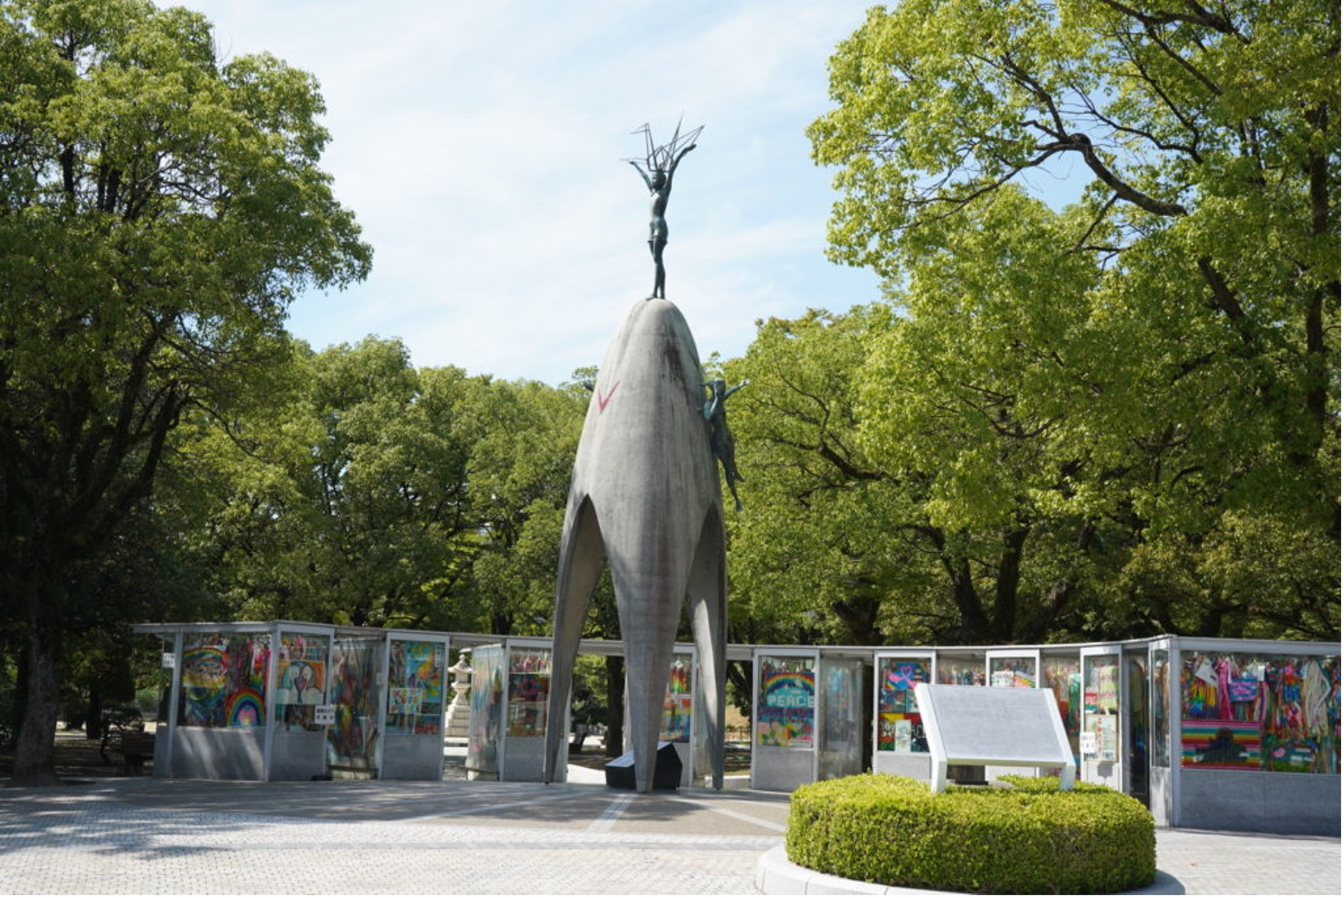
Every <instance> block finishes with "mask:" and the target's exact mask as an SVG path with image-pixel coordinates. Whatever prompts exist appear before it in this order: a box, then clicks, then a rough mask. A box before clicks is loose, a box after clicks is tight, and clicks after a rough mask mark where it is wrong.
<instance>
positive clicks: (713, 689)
mask: <svg viewBox="0 0 1344 898" xmlns="http://www.w3.org/2000/svg"><path fill="white" fill-rule="evenodd" d="M727 596H728V584H727V571H726V566H725V564H724V536H723V522H722V519H721V518H720V516H719V508H718V506H711V507H710V509H709V512H708V514H706V515H705V526H704V529H703V530H702V531H701V533H700V542H699V544H698V545H697V546H696V551H695V563H694V564H693V565H692V566H691V579H690V582H689V584H688V585H687V589H686V603H687V611H688V612H689V615H690V620H691V633H692V636H693V637H694V639H695V649H696V655H697V656H698V658H699V672H698V675H697V677H696V680H697V682H698V683H699V688H700V693H701V695H702V696H703V703H704V704H703V707H704V718H703V719H704V721H705V725H706V727H707V728H708V732H707V733H706V734H705V737H706V739H707V741H708V745H709V762H710V767H711V773H712V776H713V783H714V788H715V789H722V788H723V722H724V704H725V699H726V696H725V689H724V686H725V683H726V678H727V674H728V601H727Z"/></svg>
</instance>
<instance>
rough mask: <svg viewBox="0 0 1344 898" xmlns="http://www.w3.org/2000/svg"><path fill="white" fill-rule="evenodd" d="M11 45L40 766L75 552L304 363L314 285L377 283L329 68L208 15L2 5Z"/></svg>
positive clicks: (11, 304)
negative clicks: (324, 95)
mask: <svg viewBox="0 0 1344 898" xmlns="http://www.w3.org/2000/svg"><path fill="white" fill-rule="evenodd" d="M0 48H3V52H0V246H3V247H4V248H5V251H4V253H3V254H0V554H3V556H4V557H5V559H6V565H5V568H4V571H3V575H4V583H3V585H2V586H0V590H3V594H4V595H5V596H6V597H7V598H9V599H11V600H13V601H14V603H15V606H17V607H15V606H7V607H6V608H5V609H4V610H5V612H6V614H7V615H23V616H25V617H26V619H27V620H26V623H27V625H28V636H29V646H28V648H29V650H30V655H29V656H28V657H29V658H30V661H31V664H32V665H33V669H34V671H36V673H35V675H34V676H33V677H31V678H30V681H29V682H30V683H32V684H35V685H34V686H33V687H32V694H31V695H30V696H29V699H30V701H29V703H28V705H27V706H26V708H25V713H26V714H28V715H30V716H31V717H32V725H31V726H29V725H28V724H25V730H24V732H25V735H24V736H22V737H21V740H20V748H19V755H20V759H19V760H18V761H17V762H16V776H17V777H19V778H20V779H23V778H25V777H30V776H31V777H40V776H42V768H43V767H44V765H45V764H46V757H49V753H50V747H49V745H46V744H45V743H46V741H47V740H46V732H45V731H46V730H48V729H49V727H50V726H51V725H52V724H53V721H54V717H53V714H54V695H55V691H56V690H55V683H56V676H55V671H54V666H55V664H56V662H57V659H58V658H59V656H60V648H61V639H62V634H63V629H64V622H63V621H62V611H63V608H62V606H63V600H64V597H63V591H64V589H65V587H66V583H65V581H66V578H67V568H68V566H69V565H71V564H73V563H76V562H80V561H82V560H85V559H91V558H94V557H95V556H97V555H98V554H99V553H101V552H104V551H105V550H107V548H108V546H109V544H110V541H111V540H112V539H113V537H114V535H115V534H116V533H117V531H118V529H119V528H120V527H121V526H122V525H123V523H124V522H125V521H126V519H127V517H128V515H130V514H131V513H132V511H133V510H134V509H135V508H136V507H137V506H138V505H140V504H142V503H144V502H145V501H146V500H147V499H148V498H149V497H150V496H151V495H152V493H153V489H154V485H155V480H156V478H157V476H158V473H159V469H160V466H161V463H162V461H163V459H164V455H165V453H166V452H167V451H168V446H169V443H170V435H171V434H172V433H173V432H174V431H175V430H176V428H177V427H178V426H179V424H181V422H182V421H183V420H184V418H187V417H190V416H191V415H193V414H195V413H196V412H197V411H200V412H201V413H205V414H213V415H219V416H225V417H227V416H228V415H229V414H231V413H232V411H233V410H234V409H235V408H236V407H237V406H238V405H239V404H240V403H243V402H245V397H247V396H248V395H249V393H250V392H251V391H253V390H255V389H257V384H258V383H262V384H264V383H265V380H266V378H265V377H264V376H263V377H258V373H259V372H261V371H264V370H265V369H266V368H268V367H269V366H271V365H275V364H283V360H284V358H285V356H286V354H287V352H288V346H287V337H286V335H285V334H284V332H283V330H282V328H281V324H282V321H283V318H284V314H285V311H286V308H287V306H288V304H289V302H290V299H291V298H292V296H293V295H294V293H295V292H296V291H297V290H300V289H303V288H305V287H308V286H318V287H326V286H337V287H339V286H343V285H344V284H347V283H349V282H351V281H354V280H359V279H362V278H363V277H365V276H366V274H367V272H368V270H369V266H370V263H371V257H372V250H371V249H370V248H369V246H368V245H366V244H365V243H363V242H362V241H361V240H360V239H359V228H358V226H357V225H356V224H355V221H354V218H353V216H352V214H351V213H350V212H349V211H348V210H346V209H344V208H342V207H341V206H340V205H339V203H337V201H336V200H335V198H334V196H333V194H332V191H331V179H330V177H329V176H328V175H326V174H325V173H324V172H323V171H321V169H320V168H319V167H318V161H319V158H320V155H321V152H322V150H323V148H324V147H325V144H326V142H327V137H328V135H327V133H326V131H325V130H324V129H323V128H322V127H321V126H320V125H319V124H318V123H317V117H318V116H320V115H321V114H322V112H323V106H322V100H321V97H320V96H319V95H318V93H317V86H316V81H315V79H313V78H312V77H311V76H310V75H307V74H306V73H303V72H298V71H296V70H294V69H291V68H289V67H288V66H286V65H285V64H284V63H282V62H280V61H279V60H276V59H274V58H272V57H268V56H256V57H253V56H243V57H238V58H236V59H234V60H232V61H230V62H228V63H221V62H220V61H219V60H218V59H217V58H216V55H215V45H214V41H213V37H212V34H211V29H210V26H209V23H208V22H207V21H206V20H205V19H204V17H202V16H200V15H199V14H196V13H193V12H190V11H188V10H185V9H181V8H176V9H168V10H160V9H158V8H156V7H155V6H154V5H153V4H151V3H148V2H139V0H87V2H60V0H0ZM27 740H32V741H31V742H29V741H27Z"/></svg>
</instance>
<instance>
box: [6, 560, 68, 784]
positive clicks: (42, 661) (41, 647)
mask: <svg viewBox="0 0 1344 898" xmlns="http://www.w3.org/2000/svg"><path fill="white" fill-rule="evenodd" d="M43 582H44V581H43V579H42V578H34V579H30V580H29V581H28V583H27V589H26V593H27V594H26V595H24V596H23V598H24V599H26V604H27V606H28V670H27V673H28V677H27V680H28V682H27V690H26V692H25V694H24V704H23V718H22V720H21V722H20V724H19V739H18V742H17V743H16V745H15V746H14V772H13V774H12V775H11V777H10V782H11V783H12V784H13V785H16V786H55V785H59V784H60V779H59V778H58V777H57V776H56V758H55V752H54V745H53V740H54V738H55V735H56V710H57V702H58V698H59V695H60V660H61V626H60V610H59V609H60V605H59V599H58V596H56V595H55V594H54V592H55V591H54V590H53V589H50V588H43V586H42V584H43Z"/></svg>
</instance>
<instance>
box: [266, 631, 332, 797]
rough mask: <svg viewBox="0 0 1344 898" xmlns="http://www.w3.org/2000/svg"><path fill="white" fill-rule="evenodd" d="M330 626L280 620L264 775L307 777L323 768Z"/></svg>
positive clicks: (274, 777) (300, 778) (325, 758)
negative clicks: (321, 627) (322, 711)
mask: <svg viewBox="0 0 1344 898" xmlns="http://www.w3.org/2000/svg"><path fill="white" fill-rule="evenodd" d="M331 636H332V631H331V629H330V628H326V629H325V630H319V629H317V628H314V627H307V626H299V625H297V624H289V625H286V627H285V628H283V629H281V630H280V631H279V634H278V639H277V640H276V642H275V670H274V672H273V676H274V678H275V700H274V703H273V705H274V713H273V715H272V717H271V733H270V748H269V749H268V755H269V762H268V765H267V779H270V780H310V779H312V778H313V777H321V776H325V775H326V773H327V757H326V726H327V720H326V719H325V718H323V719H319V715H318V709H319V707H322V706H325V705H326V704H327V651H328V649H329V648H330V645H331Z"/></svg>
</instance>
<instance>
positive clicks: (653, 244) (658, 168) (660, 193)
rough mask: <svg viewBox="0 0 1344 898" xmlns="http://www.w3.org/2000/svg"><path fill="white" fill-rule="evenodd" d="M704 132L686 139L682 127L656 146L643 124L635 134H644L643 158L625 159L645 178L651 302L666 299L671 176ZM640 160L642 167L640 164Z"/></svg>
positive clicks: (688, 135)
mask: <svg viewBox="0 0 1344 898" xmlns="http://www.w3.org/2000/svg"><path fill="white" fill-rule="evenodd" d="M703 130H704V127H703V126H701V127H699V128H696V129H695V130H693V131H691V132H690V133H689V134H687V135H686V136H684V137H683V136H682V134H681V124H680V123H678V124H677V130H676V131H675V132H673V134H672V140H671V142H670V143H666V144H663V145H662V146H655V145H654V143H653V135H652V132H650V131H649V126H648V125H644V127H642V128H640V129H639V130H638V131H636V132H635V133H636V134H640V133H642V134H643V135H644V146H645V154H644V159H643V160H639V159H627V160H626V162H629V163H630V165H631V166H632V167H633V168H634V169H635V171H637V172H639V176H640V177H641V178H643V179H644V185H645V186H646V187H648V188H649V252H651V253H652V254H653V295H652V296H650V297H649V298H650V299H665V298H667V273H666V270H665V269H664V268H663V247H665V246H667V217H666V214H667V200H668V197H669V196H670V195H671V193H672V175H673V173H674V172H675V171H676V170H677V166H678V165H679V164H681V160H682V159H683V158H684V157H685V156H686V154H687V153H689V152H690V151H691V150H693V149H695V146H696V144H695V140H696V138H697V137H699V136H700V132H701V131H703ZM641 161H642V162H643V164H642V165H641V164H640V163H641Z"/></svg>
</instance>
